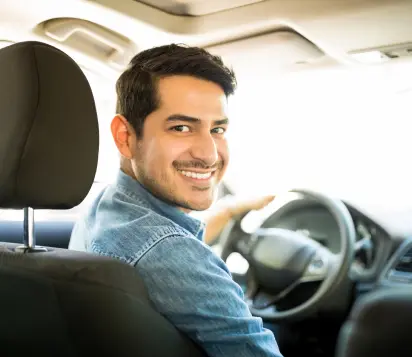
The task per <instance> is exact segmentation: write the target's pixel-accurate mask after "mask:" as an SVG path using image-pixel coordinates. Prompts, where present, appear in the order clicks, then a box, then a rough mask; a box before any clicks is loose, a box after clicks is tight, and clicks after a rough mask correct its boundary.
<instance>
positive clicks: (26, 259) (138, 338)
mask: <svg viewBox="0 0 412 357" xmlns="http://www.w3.org/2000/svg"><path fill="white" fill-rule="evenodd" d="M0 78H1V81H0V208H6V209H24V213H25V220H24V228H25V234H24V237H22V241H24V244H23V245H21V246H18V245H16V244H11V243H0V304H1V306H2V314H1V318H0V346H1V347H0V348H1V354H2V355H4V356H9V357H11V356H29V355H34V356H43V357H46V356H53V357H54V356H91V355H98V356H116V357H122V356H134V357H135V356H150V357H160V356H162V357H164V356H179V357H184V356H191V357H196V356H204V354H203V352H202V351H201V350H200V349H199V348H198V347H197V346H196V345H195V344H194V343H192V342H191V341H190V340H189V339H187V338H186V337H185V336H183V335H182V334H180V333H179V331H177V330H176V329H175V328H174V327H173V326H172V325H171V324H170V323H169V322H168V321H167V320H166V319H165V318H164V317H163V316H161V315H160V314H159V313H158V312H156V311H155V310H154V309H153V307H152V306H151V303H150V300H149V298H148V296H147V294H146V292H145V288H144V286H143V283H142V281H141V280H140V278H139V276H138V274H137V272H136V270H135V269H134V268H133V267H131V266H128V265H126V264H123V263H121V262H120V261H116V260H112V259H109V258H106V257H101V256H95V255H91V254H86V253H80V252H74V251H68V250H63V249H56V248H47V247H37V246H36V245H35V236H34V233H35V227H34V220H33V212H34V211H33V210H34V209H69V208H72V207H74V206H76V205H78V204H80V203H81V202H82V201H83V199H84V198H85V196H86V194H87V193H88V191H89V189H90V187H91V185H92V183H93V180H94V176H95V172H96V167H97V158H98V146H99V135H98V122H97V114H96V108H95V103H94V99H93V95H92V91H91V89H90V86H89V83H88V82H87V80H86V78H85V76H84V74H83V72H82V71H81V69H80V67H79V66H78V65H77V64H76V63H75V62H74V61H73V60H72V59H71V58H70V57H69V56H67V55H66V54H65V53H63V52H62V51H60V50H58V49H56V48H54V47H52V46H49V45H47V44H44V43H40V42H22V43H18V44H15V45H11V46H9V47H6V48H4V49H2V50H0Z"/></svg>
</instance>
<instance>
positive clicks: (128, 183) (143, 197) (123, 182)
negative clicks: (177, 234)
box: [116, 170, 204, 240]
mask: <svg viewBox="0 0 412 357" xmlns="http://www.w3.org/2000/svg"><path fill="white" fill-rule="evenodd" d="M116 186H117V187H118V188H119V189H120V190H121V191H123V192H124V193H126V194H127V195H128V196H129V197H132V198H133V199H134V200H135V201H136V203H137V204H139V205H143V206H144V207H145V208H148V209H151V210H153V211H154V212H156V213H157V214H160V215H162V216H164V217H166V218H168V219H170V220H172V221H173V222H175V223H176V224H178V225H179V226H181V227H182V228H184V229H186V230H187V231H189V232H190V233H192V234H193V235H194V236H195V237H196V238H197V239H200V240H203V234H204V223H203V222H201V221H199V220H197V219H196V218H193V217H191V216H189V215H188V214H186V213H184V212H182V211H181V210H179V209H178V208H177V207H175V206H172V205H170V204H168V203H166V202H164V201H162V200H160V199H158V198H157V197H155V196H154V195H153V194H152V193H150V192H149V191H148V190H147V189H146V188H145V187H144V186H143V185H142V184H141V183H140V182H139V181H137V180H135V179H134V178H132V177H130V176H129V175H127V174H125V173H124V172H123V171H122V170H119V173H118V175H117V179H116ZM122 188H123V189H122Z"/></svg>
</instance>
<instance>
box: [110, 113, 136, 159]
mask: <svg viewBox="0 0 412 357" xmlns="http://www.w3.org/2000/svg"><path fill="white" fill-rule="evenodd" d="M110 129H111V132H112V136H113V140H114V142H115V144H116V146H117V149H118V150H119V152H120V154H121V155H122V156H123V157H125V158H127V159H131V158H132V155H133V154H132V153H133V150H132V142H133V140H134V139H135V137H136V135H135V132H134V130H133V128H132V126H131V125H130V124H129V122H128V121H127V119H126V118H125V117H124V116H123V115H120V114H117V115H116V116H115V117H114V118H113V120H112V123H111V125H110Z"/></svg>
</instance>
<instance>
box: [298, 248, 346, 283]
mask: <svg viewBox="0 0 412 357" xmlns="http://www.w3.org/2000/svg"><path fill="white" fill-rule="evenodd" d="M337 259H338V257H337V256H335V255H334V254H333V253H331V252H330V251H329V250H328V249H326V248H323V247H321V248H320V249H318V251H317V252H316V253H315V254H314V255H313V257H312V258H311V260H310V262H309V264H308V265H307V267H306V269H305V270H304V272H303V274H302V276H301V278H300V279H299V280H300V283H306V282H312V281H313V282H314V281H322V280H324V279H326V277H327V276H328V275H329V274H330V273H331V272H333V271H334V269H335V267H336V262H337Z"/></svg>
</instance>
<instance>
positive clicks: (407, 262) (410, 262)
mask: <svg viewBox="0 0 412 357" xmlns="http://www.w3.org/2000/svg"><path fill="white" fill-rule="evenodd" d="M394 270H395V271H399V272H403V273H412V248H410V249H409V250H408V251H407V252H406V253H405V254H403V255H402V256H401V257H400V259H398V261H397V263H396V265H395V267H394Z"/></svg>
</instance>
